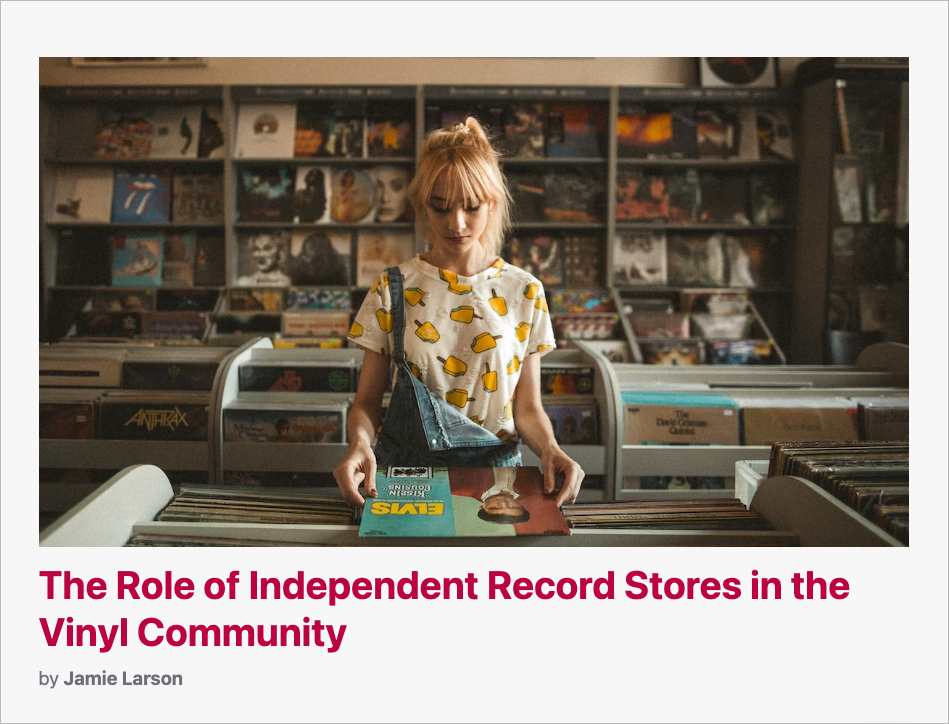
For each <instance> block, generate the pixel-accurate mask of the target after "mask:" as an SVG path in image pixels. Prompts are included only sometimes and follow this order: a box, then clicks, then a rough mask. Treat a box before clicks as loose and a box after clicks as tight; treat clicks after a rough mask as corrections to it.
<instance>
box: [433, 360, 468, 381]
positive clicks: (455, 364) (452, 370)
mask: <svg viewBox="0 0 949 724" xmlns="http://www.w3.org/2000/svg"><path fill="white" fill-rule="evenodd" d="M435 359H437V360H438V361H439V362H441V363H442V364H443V365H444V367H443V368H442V369H444V370H445V373H446V374H449V375H451V376H452V377H461V376H462V375H463V374H464V373H465V372H467V371H468V365H466V364H465V363H464V362H462V361H461V360H460V359H458V358H457V357H449V358H448V359H447V360H446V359H445V358H444V357H436V358H435Z"/></svg>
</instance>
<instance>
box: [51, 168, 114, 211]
mask: <svg viewBox="0 0 949 724" xmlns="http://www.w3.org/2000/svg"><path fill="white" fill-rule="evenodd" d="M55 185H56V197H55V200H54V201H53V213H52V214H51V216H50V221H53V222H65V223H70V224H74V223H78V222H88V223H100V224H102V223H104V224H107V223H109V222H110V221H111V220H112V191H113V186H114V182H113V172H112V169H111V168H97V167H94V166H69V167H65V168H57V169H56V182H55Z"/></svg>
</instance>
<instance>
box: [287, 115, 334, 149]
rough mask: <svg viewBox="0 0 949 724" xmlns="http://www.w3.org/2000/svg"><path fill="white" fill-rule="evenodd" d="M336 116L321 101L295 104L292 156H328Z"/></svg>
mask: <svg viewBox="0 0 949 724" xmlns="http://www.w3.org/2000/svg"><path fill="white" fill-rule="evenodd" d="M335 124H336V118H335V116H334V114H333V109H332V108H331V107H327V106H325V105H323V104H321V103H308V102H306V101H301V102H300V103H298V104H297V123H296V129H295V131H294V140H293V156H294V158H311V157H313V156H329V155H331V154H330V146H331V144H332V142H333V135H334V127H335Z"/></svg>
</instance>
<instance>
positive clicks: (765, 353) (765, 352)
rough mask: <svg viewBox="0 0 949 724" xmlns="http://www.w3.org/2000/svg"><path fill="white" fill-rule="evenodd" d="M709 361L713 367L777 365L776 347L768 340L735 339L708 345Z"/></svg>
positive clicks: (717, 341)
mask: <svg viewBox="0 0 949 724" xmlns="http://www.w3.org/2000/svg"><path fill="white" fill-rule="evenodd" d="M706 351H707V360H708V363H709V364H713V365H767V364H777V363H778V360H777V357H776V355H775V353H774V347H773V345H772V344H771V342H770V341H768V340H761V339H733V340H715V341H712V342H708V343H707V350H706Z"/></svg>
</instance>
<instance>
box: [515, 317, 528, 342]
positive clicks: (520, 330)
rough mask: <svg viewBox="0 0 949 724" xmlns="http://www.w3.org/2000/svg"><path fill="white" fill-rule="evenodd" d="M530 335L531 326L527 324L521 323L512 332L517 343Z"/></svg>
mask: <svg viewBox="0 0 949 724" xmlns="http://www.w3.org/2000/svg"><path fill="white" fill-rule="evenodd" d="M530 333H531V325H530V323H529V322H521V323H520V324H519V325H517V329H516V330H514V334H515V335H517V341H518V342H523V341H524V340H525V339H527V337H528V336H529V335H530Z"/></svg>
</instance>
